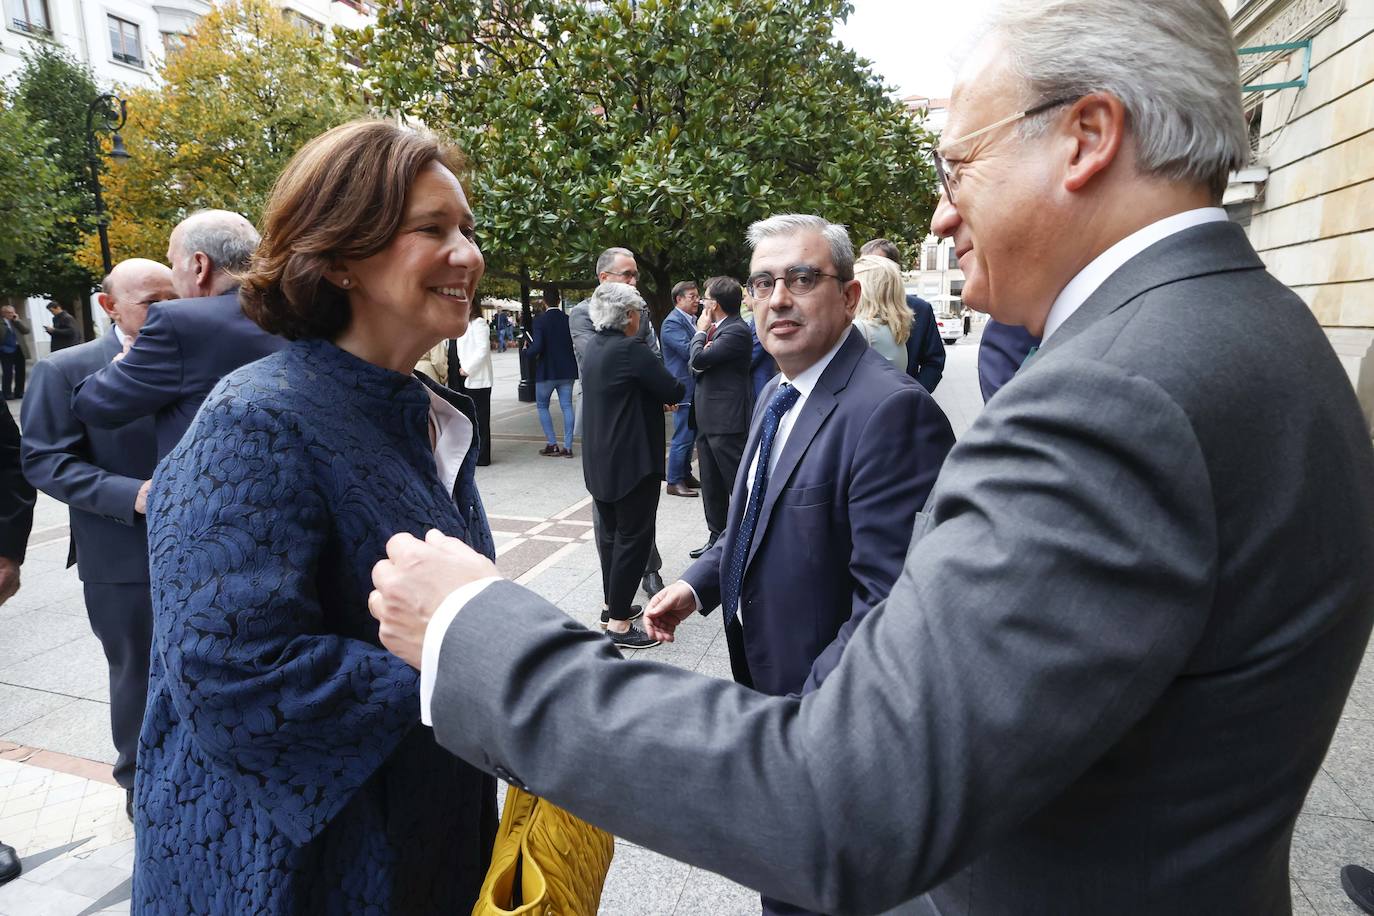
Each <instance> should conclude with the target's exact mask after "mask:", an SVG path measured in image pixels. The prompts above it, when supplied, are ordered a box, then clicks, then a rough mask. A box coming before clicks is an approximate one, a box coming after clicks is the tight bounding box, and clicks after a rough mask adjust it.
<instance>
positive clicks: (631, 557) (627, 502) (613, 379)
mask: <svg viewBox="0 0 1374 916" xmlns="http://www.w3.org/2000/svg"><path fill="white" fill-rule="evenodd" d="M589 312H590V314H591V319H592V327H593V329H594V330H595V332H596V333H595V334H594V335H593V336H592V338H591V339H590V340H589V341H588V342H587V349H586V350H585V351H584V353H583V357H582V476H583V478H584V479H585V481H586V483H587V491H588V492H589V493H591V494H592V499H593V501H594V502H595V505H596V512H597V514H598V516H599V518H600V519H601V524H600V525H599V526H597V542H596V548H597V553H598V554H599V555H600V558H601V583H602V588H603V589H604V591H605V597H606V608H607V611H606V617H607V628H606V631H607V635H608V636H609V637H610V639H611V641H612V642H613V643H615V645H617V646H619V647H621V648H627V649H647V648H649V647H650V646H656V645H658V640H656V639H651V638H649V637H648V636H647V635H646V634H645V633H644V632H643V631H642V630H640V629H639V628H638V627H636V626H633V625H632V624H631V623H630V620H631V617H632V615H633V613H634V612H633V611H632V610H631V604H630V602H631V599H633V598H634V594H635V590H636V589H637V588H638V587H639V579H640V576H642V575H643V573H644V567H645V563H647V562H648V559H649V553H650V551H651V550H653V546H654V523H655V517H656V515H657V512H658V498H659V492H660V491H659V483H660V481H662V480H663V479H664V476H665V473H664V472H665V449H664V423H663V414H664V413H665V412H666V411H669V410H676V409H677V404H678V402H680V401H681V400H682V398H683V395H684V394H685V393H686V390H685V386H684V385H683V384H682V382H680V381H678V380H677V379H676V378H674V377H673V375H672V373H671V372H669V371H668V370H667V369H666V368H664V365H663V363H661V362H660V361H659V359H658V357H656V356H654V354H653V352H652V351H650V349H649V347H648V346H647V345H646V344H645V343H644V341H643V340H640V339H639V338H638V337H637V336H636V335H637V334H638V333H639V323H640V322H641V321H645V320H647V319H646V318H645V308H644V299H643V298H642V297H641V296H640V295H639V293H638V292H636V291H635V289H634V287H632V286H628V285H626V284H624V283H602V284H601V285H600V286H598V287H597V288H596V293H595V295H593V296H592V298H591V300H590V303H589Z"/></svg>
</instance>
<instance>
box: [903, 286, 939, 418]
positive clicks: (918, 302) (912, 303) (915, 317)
mask: <svg viewBox="0 0 1374 916" xmlns="http://www.w3.org/2000/svg"><path fill="white" fill-rule="evenodd" d="M906 304H907V308H909V309H911V315H912V322H911V336H910V337H908V338H907V339H906V374H907V375H909V376H911V377H912V378H914V379H915V380H916V381H918V382H920V383H921V387H922V388H924V389H925V390H926V391H929V392H930V393H931V394H934V393H935V386H936V385H938V384H940V377H941V376H943V375H944V374H945V342H944V341H943V340H941V339H940V328H939V326H938V325H937V324H936V323H935V309H933V308H931V307H930V303H929V302H927V301H925V300H924V299H922V298H921V297H920V296H907V297H906Z"/></svg>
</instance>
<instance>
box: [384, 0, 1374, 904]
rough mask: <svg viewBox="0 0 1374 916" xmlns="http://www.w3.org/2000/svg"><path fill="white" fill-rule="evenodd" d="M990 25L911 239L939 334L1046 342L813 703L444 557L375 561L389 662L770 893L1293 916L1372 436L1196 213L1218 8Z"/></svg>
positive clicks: (1365, 561)
mask: <svg viewBox="0 0 1374 916" xmlns="http://www.w3.org/2000/svg"><path fill="white" fill-rule="evenodd" d="M992 16H993V18H992V21H991V23H990V31H988V32H987V33H986V34H985V36H984V37H983V38H982V39H980V43H979V45H978V47H977V48H976V49H975V50H974V52H973V53H972V55H971V57H970V58H969V59H968V60H967V62H966V63H965V64H964V66H963V68H962V69H961V71H960V77H959V80H958V82H957V84H956V87H955V90H954V94H953V101H952V104H951V108H950V114H949V122H948V126H947V128H946V130H945V135H944V138H943V140H942V142H941V145H940V152H941V154H942V156H943V158H944V162H943V169H944V171H945V172H946V174H947V187H946V190H945V194H944V195H943V197H942V199H941V202H940V206H939V210H938V211H937V213H936V217H935V222H934V228H935V231H936V232H937V233H938V234H940V235H942V236H952V237H953V239H954V245H955V249H956V251H957V253H958V255H959V258H960V264H961V267H962V268H963V271H964V273H965V276H966V283H965V287H964V296H965V301H967V302H969V303H971V304H975V305H977V306H978V307H980V308H985V309H987V310H988V311H989V312H991V314H992V315H993V316H994V317H996V318H997V319H998V320H999V321H1006V322H1010V323H1013V324H1022V325H1025V326H1026V327H1027V328H1028V330H1030V331H1031V332H1032V333H1034V334H1036V335H1041V336H1043V338H1044V342H1043V344H1042V345H1041V347H1040V349H1039V352H1038V353H1036V354H1034V355H1033V356H1032V357H1031V358H1030V360H1029V362H1028V363H1027V364H1026V366H1025V367H1024V369H1023V370H1022V371H1020V372H1018V373H1017V375H1016V376H1015V378H1013V379H1012V380H1011V382H1010V383H1008V384H1007V386H1006V387H1005V388H1003V389H1002V390H1001V391H1000V392H999V393H998V395H997V397H996V398H993V399H992V400H991V401H989V403H988V406H987V408H986V409H985V410H984V412H983V413H982V414H981V415H980V416H979V418H978V420H977V422H975V424H974V425H973V427H972V428H971V429H970V430H969V432H968V433H967V434H966V436H965V437H964V438H963V440H962V441H960V442H959V444H958V445H957V446H955V448H954V450H953V451H952V452H950V455H949V458H948V460H947V461H946V462H945V465H944V469H943V471H942V472H941V474H940V477H939V480H938V481H937V482H936V484H935V489H934V491H933V493H932V494H931V498H930V501H929V503H928V504H927V507H926V512H925V513H923V515H922V516H920V517H918V520H917V523H916V527H915V530H914V532H913V545H912V548H911V550H910V551H909V553H908V557H907V561H906V567H905V569H904V571H903V573H902V575H901V577H900V578H899V579H898V581H897V583H896V585H894V586H893V589H892V592H891V595H890V596H889V597H888V599H887V601H886V602H884V603H882V604H879V605H878V606H877V607H875V608H874V609H873V611H872V612H871V613H870V614H869V615H868V617H867V618H866V619H865V620H864V621H863V623H862V625H860V626H858V627H857V628H856V629H855V631H854V632H853V634H852V638H851V639H850V641H849V643H848V646H847V648H846V650H845V653H844V655H843V659H842V661H841V663H840V664H839V666H838V667H837V668H836V669H835V670H834V671H833V672H832V673H831V674H830V676H829V678H828V679H827V680H826V681H825V683H824V684H823V685H822V687H821V688H820V689H819V690H817V691H816V692H814V693H812V694H810V695H808V696H807V697H805V698H803V699H789V698H785V697H764V696H760V695H757V694H752V693H750V692H749V691H747V690H745V689H743V688H741V687H739V686H738V685H734V684H728V683H725V682H723V681H712V680H708V679H706V678H704V677H702V676H700V675H696V674H693V673H690V672H686V671H679V670H674V669H672V668H669V667H667V666H665V665H662V664H656V663H653V662H647V661H637V660H636V661H624V660H620V659H617V658H615V657H614V652H613V651H611V649H610V648H609V647H608V646H607V645H606V644H605V641H604V640H603V639H601V638H600V637H599V635H598V634H595V633H590V632H587V631H585V630H583V629H582V628H581V627H579V626H578V625H577V624H576V623H574V622H572V621H571V620H569V619H568V618H567V617H565V616H564V615H562V614H561V613H560V612H559V611H558V610H557V609H556V608H554V607H553V606H552V605H550V604H548V603H547V602H545V601H543V600H541V599H540V598H538V597H537V596H535V595H533V594H531V593H529V592H528V591H526V590H524V589H522V588H520V587H519V586H516V585H514V584H513V583H510V582H504V581H499V580H493V579H491V578H484V577H494V576H495V575H496V574H495V570H494V567H493V566H492V565H491V564H490V563H488V562H487V561H485V560H484V559H481V558H478V557H476V555H475V554H473V553H471V552H470V551H467V550H465V549H464V548H462V547H461V546H460V545H457V544H456V542H446V541H445V540H443V539H442V538H439V537H434V538H433V540H432V541H431V542H429V543H419V542H417V541H415V540H414V539H413V538H410V537H408V536H406V535H398V536H397V538H395V539H393V542H392V544H391V545H389V549H390V554H391V557H392V558H391V559H390V560H388V561H384V562H383V563H382V564H380V565H379V567H378V569H377V571H376V574H375V581H376V582H377V584H378V586H379V589H380V590H379V592H378V593H376V594H374V596H373V599H372V602H371V603H372V606H373V612H374V613H375V614H377V616H378V617H379V618H380V619H381V621H382V625H381V637H382V640H383V642H385V643H386V644H387V645H389V646H391V647H392V648H393V650H394V651H397V652H398V653H400V654H401V655H402V656H403V657H405V658H408V659H410V660H411V661H412V663H417V664H420V665H421V672H422V673H421V680H422V685H423V686H422V690H421V696H422V716H423V717H424V718H426V719H427V720H428V719H431V718H432V721H433V723H434V727H435V731H436V733H437V736H438V738H439V741H440V742H441V743H442V744H444V745H445V746H446V747H448V748H450V749H451V750H452V751H453V752H454V753H456V754H458V755H459V756H461V757H464V758H465V759H467V760H470V761H472V762H473V763H475V764H477V765H478V766H481V767H484V768H486V769H487V770H489V771H491V772H494V773H496V774H497V775H499V776H502V777H503V778H505V779H508V780H510V781H512V782H515V783H517V784H521V785H526V786H528V787H529V788H530V789H531V790H532V791H533V792H535V793H537V794H539V795H541V796H544V797H546V798H549V799H551V800H552V801H554V802H556V803H558V804H560V805H565V806H567V807H568V808H569V809H571V810H572V811H573V812H574V813H576V814H579V815H581V816H582V817H585V818H587V819H589V820H591V821H593V822H594V823H597V824H600V825H601V826H603V827H605V828H607V829H609V830H611V831H613V832H614V833H616V834H618V835H620V836H623V837H625V838H626V839H628V840H631V841H633V842H635V843H638V844H641V845H643V846H647V847H650V848H652V849H656V850H658V851H660V852H663V853H666V854H667V855H670V856H673V857H674V858H677V859H681V860H683V861H685V862H689V863H692V864H695V865H699V866H702V867H704V868H708V869H711V870H712V871H716V872H720V873H721V874H723V875H726V876H727V877H730V878H733V879H735V880H737V881H740V882H742V883H744V884H747V885H750V886H752V887H755V888H758V889H760V890H762V891H763V892H764V893H766V894H768V895H769V896H771V897H779V898H782V899H785V900H789V901H792V902H794V903H796V904H799V905H802V906H806V907H810V908H816V909H821V910H824V911H826V912H832V913H835V912H840V913H873V912H878V911H881V910H884V909H886V908H890V907H897V906H901V908H902V911H903V912H912V913H940V914H950V913H961V914H962V913H969V914H973V913H976V914H997V916H1001V914H1008V916H1010V914H1055V916H1076V914H1083V916H1088V914H1093V916H1096V914H1106V913H1110V914H1114V916H1122V914H1175V913H1190V914H1191V913H1199V914H1201V913H1206V914H1212V913H1244V914H1247V916H1253V914H1284V913H1288V912H1289V911H1290V901H1289V894H1290V889H1289V883H1288V854H1289V845H1290V841H1291V836H1292V830H1293V824H1294V821H1295V819H1296V817H1297V815H1298V812H1299V810H1300V809H1301V807H1302V804H1303V799H1304V797H1305V795H1306V793H1307V790H1308V787H1309V786H1310V784H1311V782H1312V779H1313V776H1314V775H1315V774H1316V772H1317V768H1318V766H1319V764H1320V763H1321V760H1322V757H1323V755H1324V753H1325V752H1326V748H1327V745H1328V743H1329V742H1330V739H1331V735H1332V732H1333V731H1334V729H1335V726H1336V722H1337V719H1338V717H1339V716H1340V713H1341V708H1342V705H1343V703H1344V701H1345V697H1346V694H1347V692H1348V690H1349V687H1350V684H1351V681H1352V679H1353V678H1354V676H1355V672H1356V669H1357V668H1358V666H1359V664H1360V660H1361V657H1362V655H1363V652H1364V649H1365V645H1366V643H1367V641H1368V638H1369V632H1370V626H1371V621H1374V525H1371V524H1370V519H1371V518H1374V450H1371V448H1370V438H1369V432H1370V431H1369V429H1368V428H1367V426H1366V425H1365V422H1364V419H1363V417H1362V416H1361V413H1360V409H1359V406H1358V404H1357V403H1356V400H1355V396H1354V393H1353V391H1352V389H1351V386H1350V383H1349V381H1348V379H1347V378H1346V376H1345V374H1344V372H1343V370H1342V369H1341V367H1340V364H1339V363H1338V361H1337V359H1336V356H1335V354H1334V353H1333V351H1332V349H1331V347H1330V345H1329V344H1328V342H1327V340H1326V338H1325V335H1324V334H1323V333H1322V330H1321V328H1320V327H1319V326H1318V324H1317V322H1316V321H1315V320H1314V318H1313V316H1312V314H1311V313H1310V312H1309V311H1308V309H1307V308H1306V307H1305V306H1304V305H1303V303H1302V302H1301V301H1300V300H1299V299H1298V297H1297V296H1295V295H1293V294H1292V293H1291V292H1289V291H1288V290H1287V289H1285V288H1284V287H1283V286H1282V285H1281V284H1280V283H1278V282H1277V281H1276V280H1275V279H1274V278H1273V277H1271V276H1270V275H1269V274H1268V273H1266V271H1265V269H1264V265H1263V264H1262V263H1261V261H1260V259H1259V258H1258V257H1257V256H1256V255H1255V252H1254V250H1253V248H1251V246H1250V244H1249V242H1248V241H1247V240H1246V238H1245V235H1244V234H1243V232H1242V231H1241V229H1240V228H1239V227H1237V226H1235V225H1233V224H1231V223H1228V222H1226V221H1225V219H1224V213H1223V212H1221V211H1220V210H1218V209H1215V208H1216V205H1217V203H1218V201H1219V200H1220V198H1221V193H1222V190H1223V188H1224V187H1225V185H1226V182H1227V176H1228V173H1229V172H1231V171H1232V170H1233V169H1235V168H1237V167H1239V166H1240V165H1241V164H1242V163H1243V162H1244V161H1245V156H1246V151H1247V143H1246V132H1245V127H1244V123H1243V121H1242V118H1241V104H1240V90H1239V86H1238V78H1237V61H1236V57H1235V56H1234V46H1233V42H1232V39H1231V33H1230V23H1229V19H1228V17H1227V15H1226V13H1225V11H1224V10H1223V9H1222V7H1221V5H1220V3H1218V2H1217V0H1153V2H1150V3H1142V2H1140V0H1004V2H1003V3H1001V4H1000V5H999V6H998V7H997V8H996V10H995V11H994V13H993V14H992ZM1184 327H1187V328H1188V329H1189V330H1188V333H1181V332H1180V330H1179V329H1180V328H1184ZM1279 367H1282V378H1283V380H1284V381H1283V383H1282V384H1279V383H1277V382H1276V379H1277V378H1278V377H1279V376H1278V373H1279V371H1280V369H1279ZM893 536H894V537H896V536H903V535H899V534H898V533H897V532H894V533H893ZM797 561H798V562H804V557H798V559H797ZM776 574H777V575H778V576H785V575H787V574H788V571H787V570H785V569H780V570H778V571H777V573H776ZM455 589H456V590H457V591H456V593H454V594H450V593H452V592H454V590H455ZM446 596H448V597H447V598H446ZM436 607H437V608H438V610H437V612H436V611H435V608H436ZM431 614H433V616H432V619H431ZM426 630H427V631H428V632H427V635H426ZM430 691H432V693H431V692H430ZM622 700H624V701H625V702H621V701H622ZM426 701H427V702H426ZM610 770H614V771H615V772H642V773H645V774H646V788H645V789H644V793H645V795H646V798H644V799H642V800H643V801H646V802H648V803H642V804H634V805H627V804H625V796H624V791H623V789H622V788H621V787H619V786H617V785H614V784H610V783H604V782H598V781H597V780H595V779H588V778H587V774H588V773H596V772H605V771H610Z"/></svg>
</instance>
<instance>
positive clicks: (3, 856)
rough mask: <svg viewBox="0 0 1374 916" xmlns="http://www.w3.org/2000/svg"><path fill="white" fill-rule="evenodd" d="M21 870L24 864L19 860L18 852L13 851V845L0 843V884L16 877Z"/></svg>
mask: <svg viewBox="0 0 1374 916" xmlns="http://www.w3.org/2000/svg"><path fill="white" fill-rule="evenodd" d="M23 870H24V864H23V863H22V862H20V861H19V853H17V852H15V851H14V847H13V846H6V845H5V844H4V843H0V884H4V883H5V882H6V881H13V880H14V879H15V878H18V877H19V873H20V872H22V871H23Z"/></svg>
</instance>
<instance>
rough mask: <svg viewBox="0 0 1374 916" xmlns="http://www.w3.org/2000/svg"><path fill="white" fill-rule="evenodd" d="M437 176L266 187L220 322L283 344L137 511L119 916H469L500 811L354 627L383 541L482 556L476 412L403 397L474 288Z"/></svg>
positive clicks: (317, 158)
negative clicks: (131, 827)
mask: <svg viewBox="0 0 1374 916" xmlns="http://www.w3.org/2000/svg"><path fill="white" fill-rule="evenodd" d="M456 168H457V162H456V154H454V153H453V152H452V151H450V150H448V149H447V148H445V147H443V146H441V145H440V144H439V143H437V142H435V141H434V140H432V139H430V138H427V137H424V136H421V135H419V134H417V133H414V132H412V131H409V130H406V129H404V128H399V127H396V126H395V125H392V124H390V123H386V122H359V123H354V124H349V125H345V126H343V127H339V128H336V129H334V130H332V131H329V132H328V133H326V134H324V135H322V136H320V137H318V138H316V139H315V140H314V141H312V142H311V143H310V144H308V145H307V146H306V147H305V148H304V149H302V150H301V152H300V153H298V154H297V155H296V157H295V158H294V159H293V160H292V161H291V163H290V164H289V165H288V166H287V168H286V170H285V171H284V172H283V173H282V176H281V177H280V179H279V180H278V182H277V186H276V188H275V189H274V191H273V195H272V199H271V201H270V202H269V204H268V207H267V212H266V214H265V217H264V232H263V241H262V245H261V247H260V248H259V249H258V252H257V254H256V256H255V258H254V261H253V265H252V268H251V269H250V272H249V275H248V276H247V277H246V278H245V279H244V283H243V287H242V290H241V293H240V295H241V299H242V302H243V305H244V309H245V311H246V312H247V313H248V315H249V316H250V317H252V318H253V319H254V320H256V321H257V322H258V323H259V324H261V325H262V326H263V327H264V328H266V329H267V330H269V331H272V332H274V333H278V334H281V335H282V336H284V337H287V338H288V339H290V340H292V341H293V342H292V343H291V344H290V345H289V346H288V347H286V348H285V349H284V350H282V351H280V352H278V353H276V354H274V355H272V356H269V357H267V358H265V359H262V360H259V361H258V362H256V363H252V364H250V365H248V366H245V367H244V368H242V369H240V370H238V371H236V372H234V373H232V374H231V375H229V376H227V377H226V378H225V379H224V380H223V381H222V382H221V383H220V384H219V386H218V387H217V388H216V389H215V390H214V392H212V393H211V395H210V396H209V398H208V399H207V400H206V402H205V405H204V406H203V407H202V408H201V411H200V413H199V414H198V415H197V417H196V420H195V422H194V423H193V425H192V426H191V429H190V431H189V432H188V433H187V435H186V436H185V438H183V439H182V441H181V443H180V444H179V445H178V446H177V448H176V449H175V450H174V451H173V452H172V453H171V454H170V455H169V456H168V457H167V459H166V460H165V461H164V462H162V464H161V466H160V467H159V469H158V472H157V475H156V476H155V478H154V480H153V485H152V491H151V494H150V498H149V512H148V517H149V520H150V526H149V542H150V544H149V550H150V554H151V562H152V587H153V605H154V615H155V632H154V640H153V650H154V651H153V655H154V660H153V670H152V674H151V682H150V685H149V700H148V710H147V715H146V718H145V721H144V726H143V732H142V736H141V742H140V748H139V756H138V776H137V780H136V805H137V812H136V827H137V862H136V865H135V869H134V889H133V912H135V913H140V914H148V913H155V914H177V916H181V914H187V913H214V914H233V916H239V914H250V913H251V914H279V913H310V914H314V913H364V912H366V913H376V914H386V913H391V914H404V916H418V914H431V913H432V914H445V916H448V914H454V913H466V912H468V911H469V910H470V908H471V906H472V903H473V901H474V900H475V899H476V896H477V892H478V889H479V888H480V885H481V881H482V877H483V875H484V873H485V871H486V866H487V862H488V859H489V856H490V850H491V843H492V839H493V837H494V832H495V827H496V807H495V786H494V783H493V781H492V780H491V778H490V777H488V776H485V775H484V774H482V773H480V772H479V771H477V770H475V769H473V768H472V767H470V766H468V765H467V764H465V763H463V762H462V761H460V760H458V759H457V758H455V757H453V756H451V755H449V754H448V753H446V752H445V751H443V750H442V749H440V748H439V747H438V745H437V744H436V743H435V741H434V738H433V736H432V734H431V733H430V731H429V729H427V728H425V727H423V726H421V725H420V723H419V709H420V704H419V691H420V676H419V674H418V673H417V672H416V671H415V670H414V669H413V668H410V667H409V666H407V665H406V664H404V663H402V662H400V661H398V660H397V659H396V658H395V657H394V656H392V655H391V654H390V653H389V652H387V651H386V650H385V649H383V648H382V647H381V645H380V643H379V642H378V639H377V624H376V621H375V620H374V619H373V618H372V617H371V615H370V614H369V613H368V610H367V597H368V594H369V592H370V590H371V581H370V573H371V569H372V566H373V564H375V563H376V562H377V561H378V560H380V559H381V558H382V557H383V556H384V555H385V550H384V545H385V543H386V539H387V538H388V537H389V536H390V535H392V534H395V533H396V532H399V531H408V532H410V533H412V534H415V535H417V536H423V534H424V532H425V531H426V530H427V529H429V528H438V529H440V530H442V531H444V532H447V533H449V534H452V535H455V536H457V537H460V538H462V539H463V540H464V541H466V542H467V543H468V544H470V545H472V546H473V547H474V548H476V549H478V550H479V551H482V552H484V553H486V554H487V555H488V556H492V555H493V554H494V550H493V546H492V540H491V532H490V529H489V527H488V525H487V519H486V515H485V513H484V511H483V509H482V503H481V500H480V499H479V498H478V495H477V490H476V486H475V483H474V464H475V462H476V459H477V452H478V443H477V442H476V441H475V434H474V431H473V424H472V422H471V419H472V416H473V413H472V405H471V402H470V401H469V400H468V399H467V398H465V397H464V396H462V395H457V394H453V393H452V392H446V391H445V392H443V394H440V392H441V391H442V389H439V388H438V387H437V386H434V387H427V386H426V385H424V384H423V383H422V382H421V381H420V380H418V379H417V378H415V377H414V376H413V375H412V369H413V367H414V365H415V362H416V360H417V359H418V358H419V357H420V355H421V354H423V353H424V352H425V351H426V350H428V349H429V348H430V347H432V346H433V345H434V344H435V343H436V342H437V341H439V340H440V339H442V338H446V337H459V336H462V334H463V331H464V329H465V327H466V324H467V316H468V309H469V302H470V301H471V300H472V297H473V295H474V290H475V288H476V286H477V281H478V280H479V279H480V278H481V276H482V271H483V267H484V264H483V260H482V255H481V252H480V251H479V250H478V248H477V246H476V243H475V241H474V237H473V218H472V213H471V211H470V210H469V208H468V204H467V200H466V198H465V197H464V195H463V190H462V188H461V186H460V185H459V183H458V180H457V178H455V177H454V173H455V171H456Z"/></svg>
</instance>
